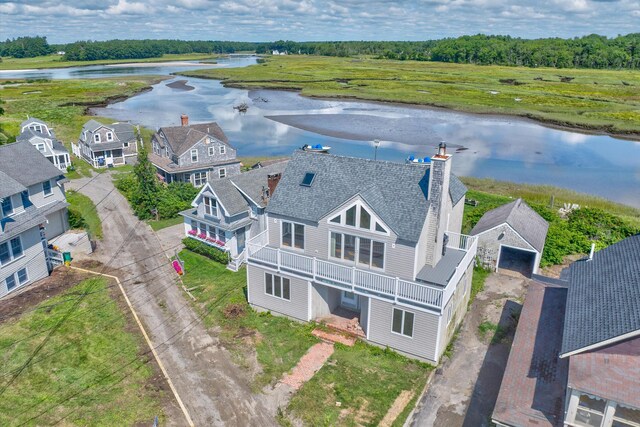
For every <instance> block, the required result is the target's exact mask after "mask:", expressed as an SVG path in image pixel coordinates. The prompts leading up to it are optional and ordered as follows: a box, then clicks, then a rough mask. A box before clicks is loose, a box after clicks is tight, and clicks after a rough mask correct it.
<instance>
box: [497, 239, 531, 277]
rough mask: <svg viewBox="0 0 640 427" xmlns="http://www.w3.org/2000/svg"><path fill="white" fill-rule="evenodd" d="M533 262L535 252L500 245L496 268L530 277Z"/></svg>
mask: <svg viewBox="0 0 640 427" xmlns="http://www.w3.org/2000/svg"><path fill="white" fill-rule="evenodd" d="M535 262H536V254H535V252H531V251H527V250H524V249H517V248H511V247H507V246H502V247H501V249H500V263H499V264H498V270H499V271H502V272H503V273H504V272H508V271H511V272H515V273H520V274H522V275H524V276H526V277H531V274H532V273H533V268H534V266H535Z"/></svg>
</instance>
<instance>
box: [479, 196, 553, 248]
mask: <svg viewBox="0 0 640 427" xmlns="http://www.w3.org/2000/svg"><path fill="white" fill-rule="evenodd" d="M505 223H506V224H509V225H510V226H511V228H513V229H514V230H515V231H516V232H517V233H518V234H519V235H520V236H522V238H523V239H524V240H526V241H527V242H528V243H529V244H530V245H531V246H533V247H534V248H535V249H536V250H537V251H538V252H542V250H543V249H544V242H545V240H546V238H547V230H548V229H549V223H548V222H547V221H545V219H544V218H542V217H541V216H540V215H538V213H537V212H536V211H534V210H533V209H531V208H530V207H529V205H527V204H526V203H525V202H524V201H523V200H522V199H517V200H514V201H513V202H511V203H507V204H506V205H502V206H500V207H498V208H495V209H492V210H490V211H488V212H486V213H485V214H484V215H482V218H480V221H478V223H477V224H476V226H475V227H473V230H471V233H470V234H471V235H472V236H475V235H477V234H480V233H483V232H485V231H487V230H490V229H492V228H494V227H496V226H498V225H501V224H505Z"/></svg>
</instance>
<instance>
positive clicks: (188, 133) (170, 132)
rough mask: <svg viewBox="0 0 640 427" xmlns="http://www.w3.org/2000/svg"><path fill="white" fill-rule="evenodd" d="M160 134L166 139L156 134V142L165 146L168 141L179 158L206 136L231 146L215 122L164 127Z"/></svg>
mask: <svg viewBox="0 0 640 427" xmlns="http://www.w3.org/2000/svg"><path fill="white" fill-rule="evenodd" d="M160 132H162V134H163V135H164V136H165V137H166V139H164V138H162V137H159V136H158V135H157V134H156V140H157V141H158V142H160V144H163V143H164V142H165V141H166V143H167V144H169V146H170V147H171V150H172V151H173V153H174V154H175V155H177V156H181V155H182V154H184V153H185V152H186V151H187V150H188V149H190V148H191V147H193V146H194V145H195V144H197V143H198V142H199V141H201V140H202V139H203V138H205V137H206V136H210V137H213V138H215V139H217V140H218V141H220V142H222V143H223V144H226V145H229V140H228V139H227V136H226V135H225V134H224V132H223V131H222V129H220V126H218V124H217V123H215V122H210V123H199V124H194V125H187V126H170V127H162V128H160V130H159V131H158V134H159V133H160ZM229 146H230V145H229Z"/></svg>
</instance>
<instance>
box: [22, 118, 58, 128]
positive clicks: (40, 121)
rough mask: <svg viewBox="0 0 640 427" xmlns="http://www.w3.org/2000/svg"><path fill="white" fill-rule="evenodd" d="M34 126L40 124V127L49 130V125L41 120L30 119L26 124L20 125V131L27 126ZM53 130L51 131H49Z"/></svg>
mask: <svg viewBox="0 0 640 427" xmlns="http://www.w3.org/2000/svg"><path fill="white" fill-rule="evenodd" d="M32 124H38V125H44V126H46V127H47V129H49V125H48V124H46V123H45V122H44V121H42V120H40V119H36V118H35V117H29V118H28V119H27V120H25V121H24V122H22V123H20V129H22V128H24V127H25V126H29V125H32ZM49 130H51V129H49Z"/></svg>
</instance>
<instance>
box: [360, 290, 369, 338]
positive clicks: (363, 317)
mask: <svg viewBox="0 0 640 427" xmlns="http://www.w3.org/2000/svg"><path fill="white" fill-rule="evenodd" d="M358 299H359V300H360V327H361V328H362V330H363V331H364V333H365V334H367V336H369V332H368V330H369V328H368V327H367V326H368V325H367V322H368V319H369V304H370V303H371V302H370V301H371V298H367V297H365V296H362V295H359V296H358Z"/></svg>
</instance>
